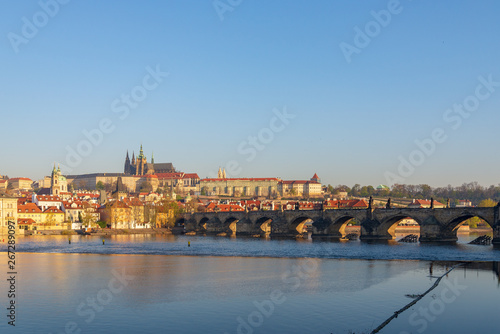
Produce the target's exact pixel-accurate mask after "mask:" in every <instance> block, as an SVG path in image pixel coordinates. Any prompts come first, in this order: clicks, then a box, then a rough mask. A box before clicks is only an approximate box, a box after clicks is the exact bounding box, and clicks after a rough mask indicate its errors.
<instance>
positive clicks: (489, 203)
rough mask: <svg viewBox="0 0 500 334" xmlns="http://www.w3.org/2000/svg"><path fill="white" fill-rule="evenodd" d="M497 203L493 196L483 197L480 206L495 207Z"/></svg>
mask: <svg viewBox="0 0 500 334" xmlns="http://www.w3.org/2000/svg"><path fill="white" fill-rule="evenodd" d="M495 205H497V203H496V202H495V201H494V200H492V199H491V198H488V199H483V200H482V201H481V202H479V206H480V207H482V208H491V207H494V206H495Z"/></svg>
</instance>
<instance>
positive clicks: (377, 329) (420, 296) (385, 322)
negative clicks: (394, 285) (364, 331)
mask: <svg viewBox="0 0 500 334" xmlns="http://www.w3.org/2000/svg"><path fill="white" fill-rule="evenodd" d="M464 264H465V263H459V264H457V265H455V266H453V267H451V269H450V270H448V271H447V272H445V273H444V274H443V275H441V276H440V277H439V278H438V279H437V280H436V282H434V284H433V285H432V286H431V287H430V288H429V289H428V290H427V291H425V292H424V293H423V294H421V295H419V296H418V297H417V298H415V299H414V300H413V301H412V302H411V303H409V304H407V305H406V306H404V307H403V308H401V309H399V310H398V311H396V312H394V314H393V315H392V316H391V317H389V319H387V320H386V321H384V322H383V323H382V324H381V325H380V326H378V327H377V328H375V329H374V330H373V331H372V332H371V333H370V334H374V333H378V332H379V331H380V330H381V329H382V328H384V327H385V326H387V325H388V324H389V323H390V322H391V321H392V320H393V319H395V318H397V317H398V315H399V314H401V313H403V312H404V311H406V310H407V309H409V308H410V307H412V306H413V305H415V304H416V303H417V302H418V301H419V300H420V299H422V298H424V297H425V295H427V294H428V293H429V292H431V291H432V290H434V289H435V288H436V287H437V286H438V285H439V282H441V280H442V279H443V277H445V276H446V275H448V274H449V273H450V272H451V271H452V270H453V269H455V268H457V267H460V266H463V265H464Z"/></svg>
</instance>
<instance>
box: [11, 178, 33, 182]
mask: <svg viewBox="0 0 500 334" xmlns="http://www.w3.org/2000/svg"><path fill="white" fill-rule="evenodd" d="M9 181H31V182H33V180H31V179H28V178H27V177H15V178H13V179H9Z"/></svg>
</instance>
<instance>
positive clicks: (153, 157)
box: [151, 151, 155, 165]
mask: <svg viewBox="0 0 500 334" xmlns="http://www.w3.org/2000/svg"><path fill="white" fill-rule="evenodd" d="M151 163H152V164H153V165H154V163H155V155H154V152H153V151H151Z"/></svg>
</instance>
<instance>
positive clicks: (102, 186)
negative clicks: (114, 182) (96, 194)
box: [95, 181, 104, 190]
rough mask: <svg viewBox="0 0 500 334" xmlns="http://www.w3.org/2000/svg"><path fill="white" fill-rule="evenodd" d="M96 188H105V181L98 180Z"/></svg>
mask: <svg viewBox="0 0 500 334" xmlns="http://www.w3.org/2000/svg"><path fill="white" fill-rule="evenodd" d="M95 188H96V189H97V190H104V183H103V182H102V181H99V182H97V184H96V185H95Z"/></svg>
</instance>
